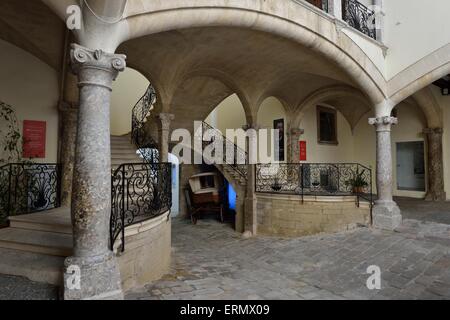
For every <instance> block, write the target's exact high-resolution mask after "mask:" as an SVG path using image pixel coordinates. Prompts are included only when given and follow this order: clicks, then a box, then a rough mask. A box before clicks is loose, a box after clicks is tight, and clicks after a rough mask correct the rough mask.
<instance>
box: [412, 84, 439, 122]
mask: <svg viewBox="0 0 450 320" xmlns="http://www.w3.org/2000/svg"><path fill="white" fill-rule="evenodd" d="M412 99H413V100H414V101H415V102H416V103H417V105H418V106H419V108H420V109H421V110H422V112H423V114H424V116H425V118H426V121H427V125H428V127H429V128H433V129H434V128H441V127H442V111H441V109H440V107H439V104H438V103H437V101H436V98H435V97H434V95H433V93H432V92H431V89H430V88H429V87H426V88H424V89H422V90H420V91H418V92H416V93H415V94H414V95H413V96H412Z"/></svg>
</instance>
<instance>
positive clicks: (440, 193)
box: [424, 128, 446, 201]
mask: <svg viewBox="0 0 450 320" xmlns="http://www.w3.org/2000/svg"><path fill="white" fill-rule="evenodd" d="M424 134H425V135H426V137H427V142H428V192H427V195H426V197H425V199H426V200H427V201H445V200H446V194H445V190H444V163H443V150H442V135H443V130H442V128H435V129H425V130H424Z"/></svg>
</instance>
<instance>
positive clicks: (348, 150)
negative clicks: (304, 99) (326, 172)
mask: <svg viewBox="0 0 450 320" xmlns="http://www.w3.org/2000/svg"><path fill="white" fill-rule="evenodd" d="M327 107H329V106H327ZM300 127H301V128H302V129H304V130H305V134H304V135H302V137H301V138H300V139H301V140H303V141H306V146H307V158H308V159H307V161H306V162H310V163H344V162H348V163H349V162H354V160H353V159H354V145H353V134H352V130H351V127H350V124H349V123H348V121H347V120H346V119H345V118H344V116H343V115H342V114H341V113H340V112H339V111H337V134H338V143H339V144H338V145H327V144H319V143H318V142H317V141H318V137H317V109H316V108H310V109H308V110H306V111H305V116H304V118H303V119H302V122H301V124H300Z"/></svg>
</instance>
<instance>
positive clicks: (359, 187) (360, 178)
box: [345, 170, 369, 194]
mask: <svg viewBox="0 0 450 320" xmlns="http://www.w3.org/2000/svg"><path fill="white" fill-rule="evenodd" d="M365 172H366V171H365V170H363V171H361V172H357V173H355V174H354V176H353V178H352V179H349V180H347V181H346V182H345V185H346V186H347V187H350V188H352V191H353V193H357V194H358V193H364V188H366V187H367V186H368V185H369V183H368V182H367V181H366V180H365V179H364V173H365Z"/></svg>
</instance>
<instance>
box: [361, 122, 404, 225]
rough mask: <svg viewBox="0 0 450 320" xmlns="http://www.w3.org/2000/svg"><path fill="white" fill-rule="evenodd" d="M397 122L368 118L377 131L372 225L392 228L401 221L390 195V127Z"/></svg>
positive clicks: (398, 211) (397, 208) (398, 209)
mask: <svg viewBox="0 0 450 320" xmlns="http://www.w3.org/2000/svg"><path fill="white" fill-rule="evenodd" d="M397 123H398V120H397V118H393V117H379V118H372V119H369V124H371V125H374V126H375V128H376V131H377V173H376V176H377V191H378V200H377V201H376V202H375V207H374V209H373V224H374V227H376V228H380V229H386V230H394V229H396V228H397V227H398V226H400V224H401V223H402V216H401V214H400V208H399V207H398V206H397V204H396V203H395V202H394V200H393V195H392V189H393V188H392V182H393V179H392V149H391V127H392V125H395V124H397Z"/></svg>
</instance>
